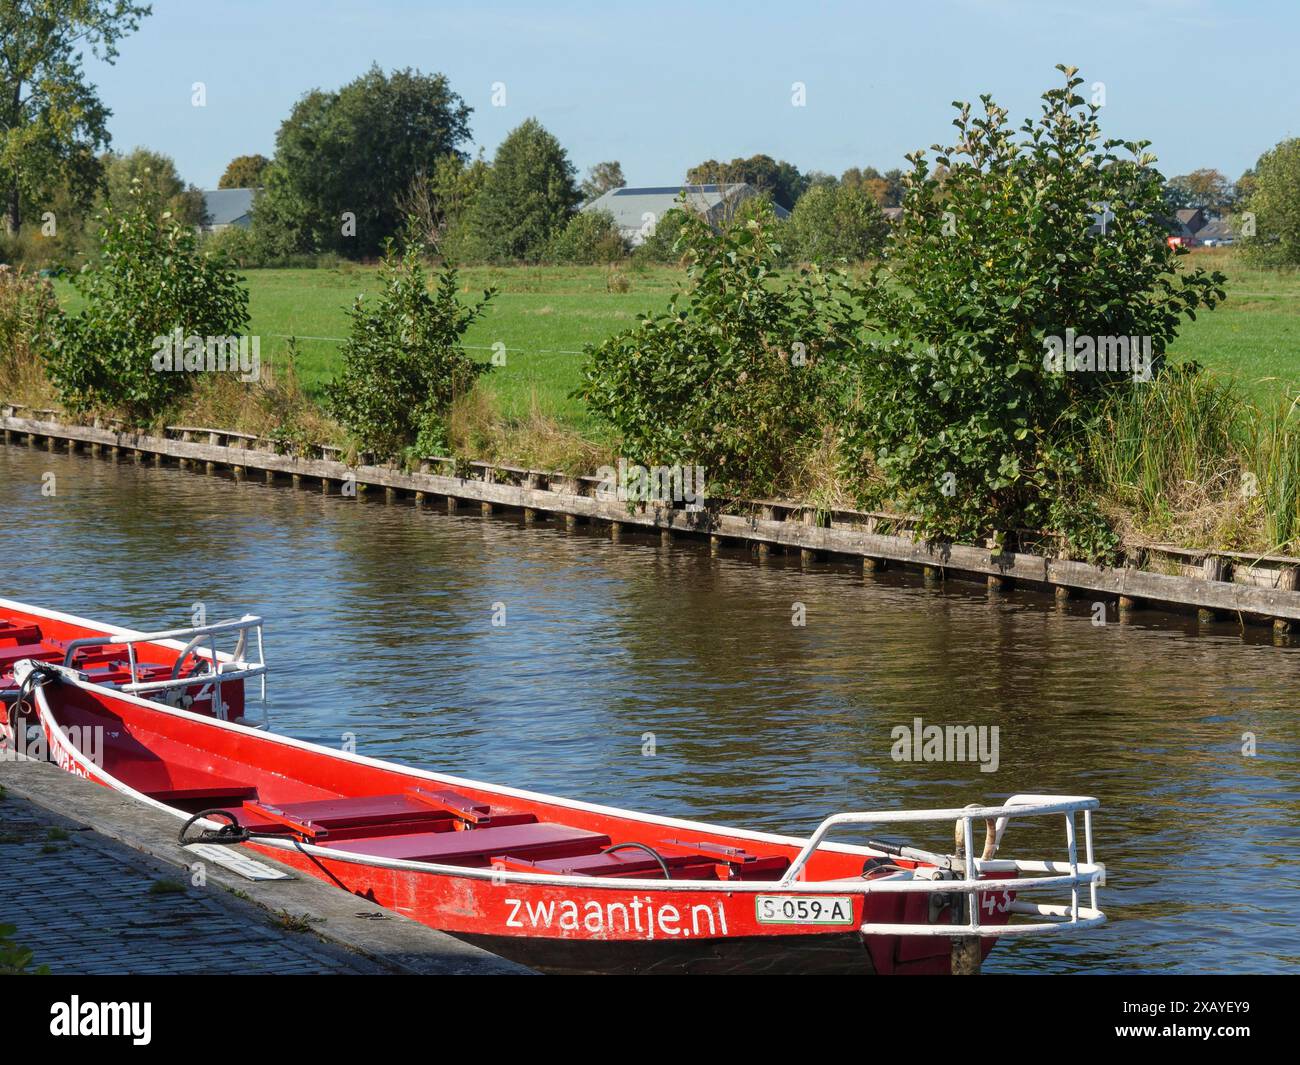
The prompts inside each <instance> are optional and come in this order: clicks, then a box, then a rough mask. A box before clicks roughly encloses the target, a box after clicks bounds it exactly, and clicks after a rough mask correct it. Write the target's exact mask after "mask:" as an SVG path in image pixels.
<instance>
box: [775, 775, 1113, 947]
mask: <svg viewBox="0 0 1300 1065" xmlns="http://www.w3.org/2000/svg"><path fill="white" fill-rule="evenodd" d="M1099 806H1100V803H1099V802H1098V801H1097V800H1096V799H1094V798H1091V797H1089V796H1084V795H1013V796H1012V797H1011V798H1009V799H1007V800H1006V802H1005V803H1003V804H1002V805H1001V806H968V807H966V808H965V809H960V810H881V811H865V812H861V813H842V814H832V815H831V816H830V817H828V818H826V820H824V821H823V822H822V823H821V824H820V825H818V826H817V830H816V831H815V832H814V833H813V834H812V835H811V836H810V837H809V838H808V842H807V843H805V844H804V846H803V848H802V849H801V850H800V851H799V854H798V855H797V856H796V857H795V859H794V861H793V862H792V863H791V865H790V868H789V869H788V870H786V873H785V876H784V877H782V878H781V881H780V886H781V887H783V888H789V887H793V886H794V885H795V884H796V883H798V881H799V877H800V874H802V873H803V871H804V869H805V867H806V866H807V864H808V861H809V859H811V858H812V856H813V854H814V853H816V851H817V850H818V848H819V847H821V845H822V843H823V842H824V841H825V839H826V836H827V835H828V834H829V833H830V831H831V830H832V829H834V828H837V827H839V826H842V825H884V824H898V823H901V822H932V821H955V822H956V823H957V825H958V831H959V838H960V839H961V841H962V846H961V848H960V850H961V853H960V854H959V855H936V854H932V853H930V852H929V851H923V850H919V849H917V848H914V847H898V846H893V845H891V846H890V847H889V849H888V851H887V853H890V854H894V855H896V856H899V857H903V858H906V859H909V860H911V861H916V862H920V863H922V864H923V865H927V866H933V867H935V868H938V869H941V870H945V871H949V872H950V873H951V874H952V875H954V876H955V875H960V876H961V879H935V880H926V879H918V878H903V877H882V878H880V879H877V880H869V881H867V882H866V883H864V884H863V885H862V887H861V890H862V891H863V892H865V893H866V894H913V893H915V894H936V893H945V894H964V895H965V896H966V900H967V905H966V907H965V909H966V916H967V920H965V921H964V922H962V923H958V924H946V925H944V924H885V923H875V922H867V923H866V924H863V925H862V927H861V931H862V932H863V933H864V934H866V935H901V936H1017V935H1041V934H1045V933H1049V932H1060V931H1066V930H1077V929H1081V928H1090V927H1092V926H1094V925H1098V924H1102V923H1103V922H1104V921H1105V920H1106V915H1105V914H1104V913H1102V912H1101V910H1100V909H1099V908H1098V906H1097V889H1098V887H1099V886H1104V884H1105V882H1106V879H1105V878H1106V867H1105V866H1104V865H1102V864H1101V863H1099V862H1097V861H1096V860H1095V859H1094V856H1093V846H1092V811H1093V810H1095V809H1097V808H1098V807H1099ZM1078 813H1082V814H1083V843H1084V857H1083V861H1080V860H1079V853H1078V839H1077V833H1076V825H1075V815H1076V814H1078ZM1053 814H1060V815H1061V816H1062V817H1063V818H1064V820H1065V841H1066V861H1064V862H1061V861H1031V860H1025V859H1016V858H996V857H993V858H980V857H977V856H976V855H977V852H976V851H975V846H974V843H975V830H974V823H975V822H976V821H993V822H994V824H995V826H996V827H995V831H994V834H993V842H994V847H993V848H990V851H991V852H996V847H997V846H998V845H1000V844H1001V842H1002V836H1003V833H1004V832H1005V831H1006V827H1007V824H1008V822H1009V821H1010V820H1011V818H1013V817H1043V816H1049V815H1053ZM867 848H868V849H869V850H870V849H873V846H872V844H871V843H868V844H867ZM999 873H1000V874H1006V873H1011V874H1014V877H1008V878H1002V877H997V878H990V876H989V874H999ZM1025 874H1030V875H1025ZM1084 885H1086V886H1087V888H1088V904H1087V905H1086V906H1085V905H1081V904H1080V898H1079V895H1080V891H1079V889H1080V887H1081V886H1084ZM1066 887H1068V888H1069V889H1070V902H1069V904H1068V905H1061V904H1046V903H1033V902H1025V901H1023V900H1021V899H1018V898H1017V899H1015V900H1010V899H1009V898H1008V900H1007V901H1006V903H1005V905H1004V907H1003V908H1002V909H1001V910H1000V911H999V912H1002V913H1008V914H1017V915H1025V916H1033V917H1040V918H1044V920H1042V921H1038V922H1034V923H1029V924H1016V925H1012V924H993V925H984V924H981V923H980V896H981V895H987V894H989V893H990V892H994V891H997V890H999V889H1001V890H1003V891H1004V892H1006V893H1008V895H1009V893H1010V892H1012V891H1014V892H1015V893H1016V894H1017V895H1019V894H1020V893H1021V892H1024V891H1027V890H1041V889H1045V888H1066Z"/></svg>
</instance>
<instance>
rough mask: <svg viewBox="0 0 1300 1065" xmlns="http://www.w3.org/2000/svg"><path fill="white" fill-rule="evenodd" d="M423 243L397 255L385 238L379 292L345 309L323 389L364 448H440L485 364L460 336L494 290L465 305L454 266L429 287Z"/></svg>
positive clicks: (389, 452)
mask: <svg viewBox="0 0 1300 1065" xmlns="http://www.w3.org/2000/svg"><path fill="white" fill-rule="evenodd" d="M422 250H423V249H422V248H421V246H420V245H419V244H418V243H415V242H410V243H408V244H407V245H406V247H405V249H404V250H403V251H402V252H401V253H400V254H399V253H398V251H397V250H396V248H395V247H394V246H393V245H392V244H391V243H390V244H389V246H388V247H387V248H386V249H385V252H384V261H383V264H382V266H381V267H380V271H379V295H378V296H377V297H375V298H374V299H373V300H370V301H368V300H367V299H366V298H365V297H364V296H358V297H357V301H356V303H355V304H354V305H353V307H352V309H351V310H350V311H349V312H348V315H349V317H350V318H351V320H352V322H351V328H350V331H349V334H348V339H347V341H346V342H345V343H344V344H343V351H342V354H343V368H342V370H341V371H340V373H339V376H338V377H337V378H335V380H334V381H332V382H331V383H330V385H329V386H328V389H327V400H328V405H329V408H330V410H331V412H332V413H333V414H334V415H335V416H336V417H337V418H338V419H339V420H340V421H342V422H343V423H344V424H345V425H346V426H347V427H348V428H349V429H350V430H351V431H352V432H353V434H354V435H355V436H356V438H357V442H358V443H359V444H360V446H361V447H362V448H363V449H364V450H367V451H375V452H378V453H379V454H381V455H385V456H392V455H396V454H397V453H398V452H400V451H402V450H403V449H404V448H406V447H409V446H418V447H420V448H428V449H430V450H431V451H433V450H437V449H439V448H441V447H443V446H445V441H446V431H445V427H444V423H445V419H446V416H447V414H448V412H449V411H450V410H451V405H452V401H453V400H454V399H455V398H456V396H458V395H460V394H461V393H463V392H465V391H466V390H468V389H469V388H470V386H471V385H472V384H473V383H474V380H475V379H476V378H477V377H478V375H479V374H481V373H483V372H484V371H486V370H487V369H489V365H488V364H486V363H477V362H474V361H473V360H472V359H471V358H470V357H469V355H467V354H466V352H465V349H464V347H463V346H462V339H463V337H464V335H465V330H467V329H468V328H469V327H470V325H471V324H472V323H473V322H474V321H475V320H476V319H478V318H479V316H480V315H482V313H483V310H484V308H485V307H486V306H487V304H488V301H489V300H490V299H491V298H492V296H493V293H494V290H491V289H489V290H488V291H486V292H484V294H483V298H482V299H481V300H480V301H478V302H477V303H475V304H472V305H470V306H464V305H462V304H461V302H460V301H459V300H458V299H457V297H456V292H457V289H458V287H459V281H458V278H457V273H456V270H455V268H454V267H451V266H448V267H445V268H444V269H443V270H442V272H441V273H439V274H438V277H437V288H436V290H435V291H433V292H430V291H429V287H428V280H427V276H426V273H425V269H424V265H423V262H422V258H421V255H422Z"/></svg>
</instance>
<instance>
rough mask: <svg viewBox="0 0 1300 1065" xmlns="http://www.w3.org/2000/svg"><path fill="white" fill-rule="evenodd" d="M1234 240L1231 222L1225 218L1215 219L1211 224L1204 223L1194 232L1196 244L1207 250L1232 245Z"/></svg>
mask: <svg viewBox="0 0 1300 1065" xmlns="http://www.w3.org/2000/svg"><path fill="white" fill-rule="evenodd" d="M1236 239H1237V234H1236V233H1235V232H1234V231H1233V228H1232V222H1230V221H1229V220H1228V219H1226V218H1216V219H1214V221H1212V222H1206V223H1205V225H1203V226H1202V227H1201V228H1200V229H1198V230H1197V231H1196V242H1197V243H1198V244H1204V245H1205V246H1206V247H1207V248H1217V247H1220V246H1222V245H1224V244H1233V243H1235V242H1236Z"/></svg>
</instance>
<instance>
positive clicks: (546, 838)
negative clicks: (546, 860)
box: [325, 821, 609, 866]
mask: <svg viewBox="0 0 1300 1065" xmlns="http://www.w3.org/2000/svg"><path fill="white" fill-rule="evenodd" d="M325 845H326V846H327V847H329V848H330V849H332V850H340V851H348V852H350V853H354V854H366V855H372V856H374V857H376V858H394V859H400V860H403V861H411V862H438V863H443V864H448V865H476V866H482V865H488V864H490V859H491V858H492V857H494V856H497V855H509V856H512V857H520V858H531V859H538V858H543V857H553V858H559V857H564V856H566V855H574V854H590V853H593V852H595V851H599V850H601V849H602V848H604V847H607V846H609V837H608V836H606V835H603V834H601V833H599V832H588V831H586V830H585V829H581V828H573V827H571V826H569V825H557V824H552V823H550V822H546V821H537V822H533V823H531V824H522V825H506V826H501V827H489V828H472V829H467V830H466V831H464V832H413V833H409V834H407V835H401V836H380V837H370V838H366V839H354V840H348V841H338V842H333V843H326V844H325Z"/></svg>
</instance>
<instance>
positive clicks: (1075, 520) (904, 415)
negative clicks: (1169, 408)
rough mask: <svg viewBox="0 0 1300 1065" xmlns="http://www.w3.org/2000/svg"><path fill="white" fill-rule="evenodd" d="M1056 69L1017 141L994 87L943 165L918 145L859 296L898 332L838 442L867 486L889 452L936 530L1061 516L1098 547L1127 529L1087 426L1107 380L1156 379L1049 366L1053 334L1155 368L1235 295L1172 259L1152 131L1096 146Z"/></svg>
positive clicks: (904, 500)
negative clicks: (1184, 330) (1056, 83)
mask: <svg viewBox="0 0 1300 1065" xmlns="http://www.w3.org/2000/svg"><path fill="white" fill-rule="evenodd" d="M1059 69H1061V70H1062V71H1063V73H1064V74H1065V84H1064V86H1063V87H1061V88H1057V89H1053V90H1051V91H1049V92H1047V93H1045V94H1044V96H1043V101H1044V106H1043V109H1042V114H1041V116H1040V117H1039V118H1038V120H1037V121H1036V122H1035V121H1032V120H1030V121H1026V122H1025V124H1024V125H1023V126H1022V127H1021V130H1020V132H1021V133H1022V134H1023V137H1022V138H1020V139H1017V137H1016V135H1015V134H1016V131H1015V130H1014V129H1013V128H1012V127H1011V126H1010V125H1009V124H1008V123H1007V112H1006V111H1005V110H1003V109H1002V108H1000V107H998V106H997V105H996V104H994V103H993V101H992V99H991V98H989V97H987V96H985V97H982V100H983V104H984V114H983V115H982V116H978V117H976V116H972V113H971V107H970V105H969V104H965V105H961V107H960V109H959V110H960V113H959V117H958V118H957V119H956V120H955V122H954V124H955V125H956V126H957V129H958V138H957V143H956V144H955V145H954V146H953V147H951V148H946V149H944V148H940V147H939V146H937V145H936V146H935V150H936V151H937V153H938V154H937V156H936V163H937V164H938V167H939V168H940V169H939V170H932V169H931V166H930V163H929V162H928V160H927V159H926V158H925V154H924V153H923V152H917V153H914V154H913V155H911V156H909V157H908V158H909V161H910V162H911V164H912V171H911V174H910V176H909V178H908V188H907V195H906V199H905V201H904V209H905V213H904V216H903V220H902V221H901V223H900V224H899V226H898V227H897V228H896V229H895V230H894V233H893V236H892V238H891V242H890V245H889V248H888V257H889V260H890V263H891V266H892V269H891V270H890V271H889V273H888V274H886V273H885V272H884V271H883V270H881V269H879V268H878V269H877V270H876V271H875V272H874V273H873V275H872V276H871V278H870V279H869V281H868V282H867V283H866V284H865V286H864V287H863V288H862V290H861V291H860V293H859V296H860V299H861V301H862V305H863V306H864V308H865V309H866V312H867V321H868V324H869V325H870V326H871V327H872V328H873V330H875V331H876V332H877V333H879V334H881V335H883V336H884V337H885V338H887V339H873V340H870V341H869V342H867V343H866V344H864V345H863V347H862V349H861V350H860V351H859V352H858V353H857V372H856V380H855V385H856V387H855V388H854V389H853V391H852V393H851V401H850V402H849V404H848V406H847V408H846V410H845V412H844V434H843V443H844V447H843V451H842V453H843V454H845V455H847V456H848V463H847V467H848V468H847V472H848V474H849V475H850V478H851V479H852V480H855V481H863V480H865V475H866V473H867V471H868V468H869V467H870V466H872V465H875V466H878V468H879V470H880V471H881V473H883V475H884V477H885V482H886V489H887V491H888V492H889V493H890V494H891V495H892V497H893V500H894V502H896V503H899V504H901V505H903V506H905V507H907V508H908V509H909V510H911V511H913V512H915V513H917V514H918V515H919V516H920V517H921V519H922V521H923V527H924V531H925V532H927V533H928V534H930V535H938V536H950V537H954V538H961V539H967V540H978V539H979V538H982V537H986V536H991V537H993V538H994V539H995V540H999V541H1001V542H1003V543H1007V542H1008V541H1010V540H1012V539H1014V536H1015V533H1016V531H1017V530H1018V529H1023V528H1029V529H1050V530H1054V531H1057V532H1060V533H1062V534H1064V535H1065V537H1066V539H1067V540H1068V541H1069V542H1070V545H1071V547H1072V548H1073V549H1074V550H1076V551H1080V552H1082V553H1085V554H1088V555H1094V556H1095V555H1100V554H1104V553H1105V551H1106V549H1107V547H1108V545H1109V544H1111V543H1113V537H1111V536H1110V534H1109V530H1108V529H1107V528H1106V524H1105V522H1104V521H1103V520H1102V518H1101V515H1100V513H1099V512H1098V511H1097V509H1096V507H1095V506H1093V505H1092V504H1091V503H1089V502H1088V498H1087V497H1088V492H1087V488H1088V484H1089V483H1090V481H1091V480H1092V478H1093V470H1092V466H1091V461H1090V456H1089V455H1088V452H1087V447H1086V439H1087V429H1088V427H1089V426H1090V425H1091V424H1092V422H1093V420H1094V419H1095V417H1096V410H1097V407H1098V405H1099V404H1100V402H1101V401H1102V399H1104V397H1105V396H1106V395H1107V393H1109V392H1110V391H1112V390H1113V389H1115V388H1133V387H1144V386H1143V385H1141V384H1135V382H1134V380H1133V374H1131V373H1124V372H1119V371H1114V372H1112V371H1109V370H1107V371H1104V372H1103V371H1100V370H1096V369H1091V368H1090V369H1089V370H1088V372H1065V373H1058V372H1053V370H1050V369H1048V368H1047V367H1046V365H1045V357H1044V355H1045V351H1046V350H1047V348H1046V345H1047V343H1049V342H1050V338H1056V340H1057V342H1058V343H1062V344H1063V343H1064V341H1062V340H1061V338H1067V339H1071V340H1072V339H1073V338H1074V337H1075V336H1076V335H1077V336H1080V337H1134V338H1145V339H1144V340H1141V339H1140V342H1142V343H1147V344H1149V349H1150V352H1151V360H1152V370H1153V371H1156V372H1158V370H1159V367H1160V364H1161V362H1162V360H1163V357H1164V352H1165V349H1166V347H1167V346H1168V344H1169V342H1170V341H1171V340H1172V339H1173V337H1174V335H1175V333H1176V331H1177V327H1178V324H1179V321H1180V319H1181V317H1182V316H1183V315H1184V314H1186V315H1188V316H1189V317H1191V316H1194V314H1195V311H1196V309H1197V308H1198V307H1202V306H1205V307H1213V306H1214V305H1215V303H1216V302H1217V301H1218V300H1221V299H1222V298H1223V296H1224V292H1223V288H1222V284H1223V281H1224V278H1223V276H1222V275H1221V274H1217V273H1215V274H1207V273H1206V272H1205V271H1203V270H1195V271H1178V270H1177V269H1176V266H1175V252H1174V251H1173V250H1172V249H1170V248H1169V247H1168V245H1167V244H1166V242H1165V240H1164V232H1163V230H1162V229H1161V227H1160V225H1159V221H1158V220H1159V217H1160V215H1161V212H1162V210H1163V198H1162V181H1161V178H1160V175H1159V174H1158V173H1157V172H1156V171H1155V170H1154V169H1153V168H1152V163H1153V162H1154V157H1153V156H1151V155H1150V154H1149V153H1147V152H1146V150H1145V149H1146V142H1122V141H1105V142H1104V143H1101V132H1100V129H1099V126H1098V122H1097V111H1098V107H1097V106H1096V105H1088V104H1086V103H1085V101H1084V100H1083V99H1082V98H1081V97H1079V96H1078V95H1077V94H1076V92H1075V90H1076V88H1077V87H1078V86H1079V85H1080V84H1081V82H1082V79H1081V78H1079V77H1077V76H1076V75H1075V71H1074V70H1073V69H1072V68H1066V67H1061V68H1059ZM1117 148H1122V149H1124V152H1125V153H1126V154H1125V156H1124V157H1123V158H1121V157H1120V156H1119V155H1117V154H1116V152H1115V149H1117ZM941 179H942V180H941ZM1067 330H1073V331H1074V332H1073V333H1067Z"/></svg>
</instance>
